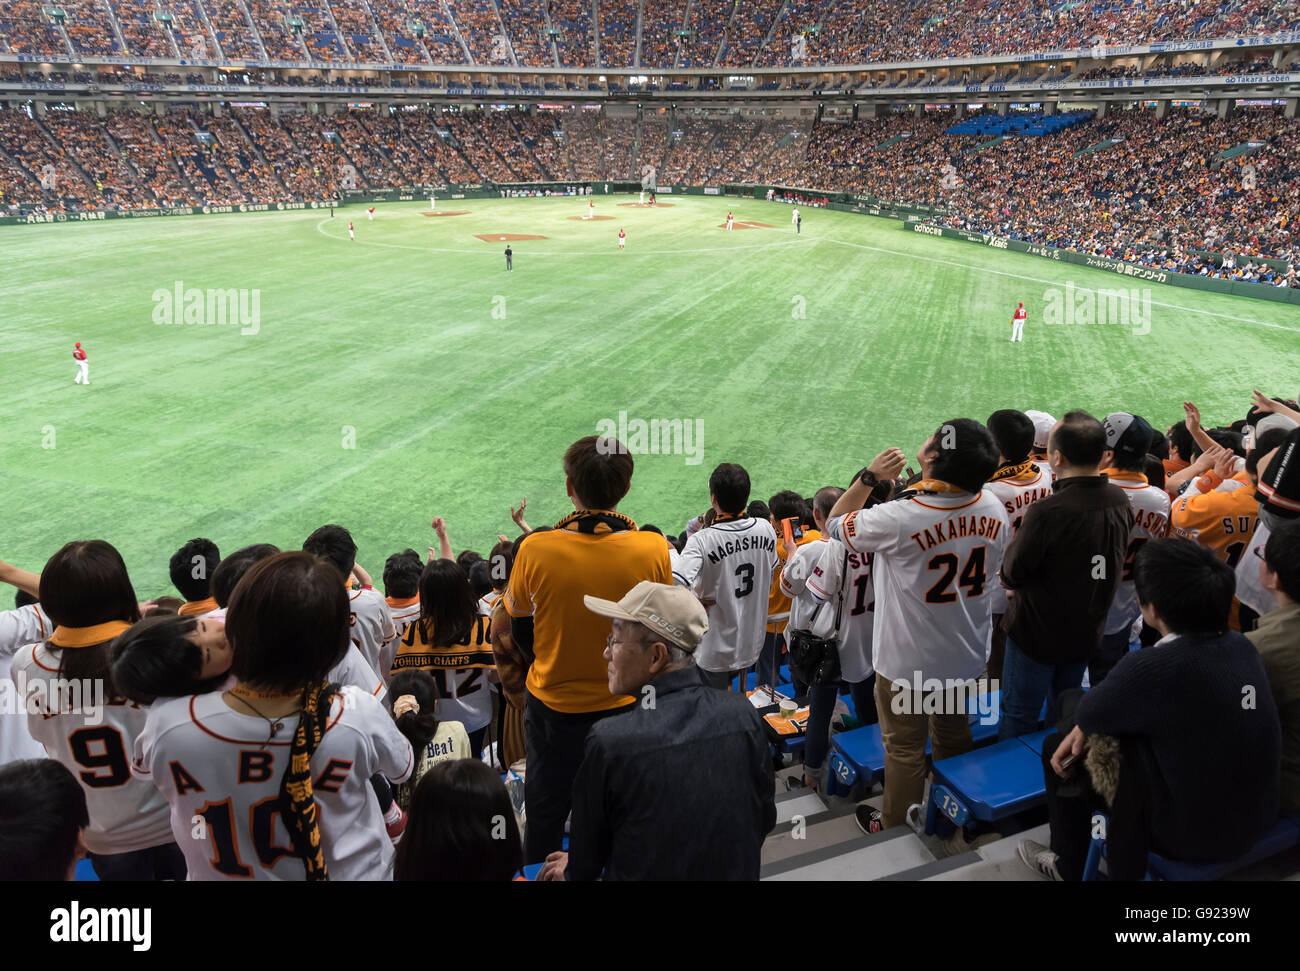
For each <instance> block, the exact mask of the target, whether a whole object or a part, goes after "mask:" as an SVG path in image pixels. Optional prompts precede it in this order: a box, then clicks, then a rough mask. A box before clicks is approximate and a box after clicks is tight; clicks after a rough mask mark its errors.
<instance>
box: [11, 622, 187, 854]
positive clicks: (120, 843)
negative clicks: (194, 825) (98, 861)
mask: <svg viewBox="0 0 1300 971" xmlns="http://www.w3.org/2000/svg"><path fill="white" fill-rule="evenodd" d="M62 653H63V652H62V651H60V650H59V649H58V648H53V649H51V648H48V647H47V646H46V645H45V644H43V643H38V644H28V645H27V646H26V647H23V648H20V649H19V651H18V653H17V654H16V655H15V656H14V661H13V665H12V667H11V669H10V674H11V676H12V677H13V679H14V681H15V683H18V682H20V681H22V680H23V679H24V678H25V679H26V685H27V690H28V693H29V694H30V693H31V692H32V687H33V686H34V685H37V684H39V685H40V691H41V694H40V697H41V699H42V705H41V708H42V710H41V711H39V712H36V713H31V712H29V713H28V715H27V730H28V731H29V732H30V733H31V736H32V738H34V739H36V741H38V742H40V743H41V744H42V745H44V746H45V751H46V752H47V753H48V754H49V757H50V758H52V759H55V760H57V761H59V762H62V763H63V764H64V765H65V766H66V767H67V768H68V769H69V770H70V771H71V772H72V774H73V775H75V776H76V777H77V780H78V781H79V782H80V783H81V788H82V789H83V790H84V791H85V793H86V809H87V810H88V811H89V812H90V825H89V826H87V827H86V828H85V829H84V830H82V833H81V836H82V839H83V840H85V843H86V848H87V849H88V850H90V852H92V853H99V854H103V855H109V854H113V853H128V852H130V851H131V850H144V849H148V848H149V847H151V846H160V845H162V844H163V843H170V842H171V841H172V831H171V827H170V826H169V825H168V823H167V801H166V800H165V799H163V797H162V795H161V794H160V793H159V792H158V790H157V789H155V788H154V787H153V786H152V785H150V784H149V783H148V782H146V781H144V780H141V779H136V778H133V777H132V775H131V750H132V748H133V746H134V745H135V741H136V738H137V736H139V734H140V732H142V731H143V730H144V727H145V718H146V716H147V715H148V714H149V709H148V708H142V707H140V706H139V705H137V704H136V703H135V702H133V701H127V700H126V699H125V698H108V697H106V696H104V694H103V686H102V685H100V686H99V688H98V691H97V692H96V691H95V689H94V688H93V687H92V688H91V689H89V691H87V690H86V689H85V688H84V687H83V686H82V685H81V684H80V683H79V682H74V683H73V684H72V685H67V684H64V685H61V684H60V678H59V673H58V671H59V658H60V657H61V656H62ZM74 686H75V687H76V690H75V691H73V690H72V689H73V687H74ZM78 695H81V697H78ZM96 695H98V697H97V696H96ZM101 706H102V707H101Z"/></svg>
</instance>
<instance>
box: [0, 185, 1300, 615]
mask: <svg viewBox="0 0 1300 971" xmlns="http://www.w3.org/2000/svg"><path fill="white" fill-rule="evenodd" d="M661 198H662V199H663V201H664V202H671V203H672V207H671V208H668V207H663V208H658V209H654V210H649V209H631V208H619V207H617V206H616V203H620V202H629V201H635V197H628V196H608V197H605V196H597V197H596V204H597V213H598V214H599V215H614V216H615V218H614V219H613V220H612V221H597V222H586V221H573V220H570V219H568V218H567V217H568V216H573V215H580V214H581V213H582V212H583V211H584V210H585V201H580V200H578V199H519V200H489V201H482V200H469V201H464V202H454V203H452V202H445V201H443V200H439V202H438V206H439V208H458V209H467V210H470V214H469V215H463V216H455V217H442V218H429V217H426V216H424V215H423V214H422V213H423V211H424V210H425V209H427V208H428V203H427V202H425V203H423V204H400V205H399V204H392V205H381V206H379V207H378V210H377V214H376V219H375V221H374V222H373V223H371V222H367V220H366V214H365V209H364V207H361V206H353V207H348V208H345V209H340V210H339V211H338V213H337V214H336V215H335V216H334V217H333V218H332V219H331V218H330V216H329V214H328V213H327V212H318V211H306V212H295V213H269V214H262V215H229V216H207V217H194V218H175V219H147V220H145V219H142V220H114V221H107V222H104V223H98V224H70V225H59V226H33V227H15V228H6V229H4V230H3V231H0V272H2V273H3V277H2V279H3V281H4V282H3V293H4V300H3V302H2V303H0V335H2V336H3V341H4V348H3V377H4V391H3V398H2V399H0V400H2V401H3V403H2V404H0V419H2V420H3V428H4V434H3V439H0V468H2V469H3V476H4V484H5V485H4V496H5V508H4V512H3V514H2V515H0V557H3V558H4V559H6V560H9V561H10V562H14V563H16V564H18V565H20V566H25V567H29V568H32V569H36V570H39V569H40V568H41V566H42V565H43V564H44V562H45V560H46V558H47V557H48V556H49V555H50V554H51V553H53V552H54V551H55V550H56V549H57V548H58V547H59V546H60V545H61V544H63V543H64V542H66V541H68V540H70V539H79V538H91V537H100V538H104V539H107V540H109V541H110V542H112V543H114V544H115V545H116V546H117V547H118V548H119V549H121V550H122V552H123V555H124V556H125V557H126V560H127V564H128V566H129V567H130V569H131V574H132V576H133V578H134V579H135V582H136V585H137V590H138V592H139V593H140V595H141V596H142V597H143V596H146V595H148V596H153V595H161V594H164V593H168V592H170V591H169V589H168V584H167V580H166V576H167V558H168V556H169V555H170V554H171V552H172V551H173V550H174V549H176V547H177V546H179V545H180V543H181V542H183V541H184V540H186V539H188V538H190V537H193V536H209V537H211V538H212V539H213V540H215V541H216V542H217V543H218V545H219V546H220V547H221V549H222V550H223V552H224V551H230V550H233V549H235V548H236V547H238V546H241V545H244V544H246V543H251V542H262V541H268V542H273V543H276V544H278V545H280V546H281V547H284V548H296V547H298V546H300V545H301V542H302V540H303V539H304V538H305V537H306V536H307V534H308V533H309V532H310V531H311V530H312V529H314V528H315V527H316V526H319V525H321V524H322V523H326V522H338V523H342V524H343V525H346V526H347V527H348V528H350V529H351V530H352V532H353V535H354V536H355V537H356V539H357V542H358V544H359V546H360V550H359V554H358V558H359V561H360V562H361V563H362V564H363V565H365V566H366V567H367V568H368V569H369V570H370V571H371V572H373V573H375V574H378V573H379V571H381V570H382V567H383V561H384V558H385V557H386V556H387V555H388V554H389V553H392V552H395V551H396V550H399V549H401V548H403V547H405V546H414V547H415V548H417V549H420V550H421V551H423V549H424V547H425V546H427V545H429V544H430V543H431V542H433V534H432V531H431V530H430V529H429V520H430V518H431V517H432V516H434V515H443V516H446V517H447V519H448V521H449V524H450V531H451V538H452V542H453V544H454V545H455V546H456V548H457V549H462V548H465V547H471V546H472V547H474V548H477V549H480V550H483V551H486V547H487V545H488V544H489V543H490V542H491V541H492V540H493V538H494V537H495V535H496V534H497V533H498V532H502V533H507V534H509V535H514V533H515V530H514V527H513V526H512V524H511V523H510V520H509V512H508V506H509V504H510V502H511V501H512V500H514V501H517V500H518V499H519V497H520V496H523V495H527V496H528V500H529V504H528V519H529V520H530V521H531V523H532V524H533V525H540V524H544V523H550V522H554V521H555V520H556V519H557V518H558V517H559V516H561V515H563V514H564V513H565V512H566V511H568V510H569V509H571V506H570V505H569V504H568V502H567V500H566V498H565V495H564V483H563V476H562V472H561V469H560V456H561V455H562V453H563V451H564V449H565V447H566V446H567V445H569V444H570V443H571V442H572V441H574V440H575V439H577V438H579V437H581V436H583V435H588V434H593V433H595V432H596V431H597V428H598V423H599V422H600V421H601V420H602V419H608V420H612V421H615V422H617V420H618V416H619V413H620V411H622V412H626V413H627V414H628V415H629V416H630V418H633V419H637V418H640V419H645V420H649V419H655V418H658V419H688V420H691V421H692V422H694V421H695V420H699V421H700V422H702V428H703V440H702V442H701V443H698V444H700V445H701V446H702V448H701V450H700V454H699V456H698V458H699V464H688V462H687V458H688V457H687V456H683V455H646V456H638V457H637V458H636V473H635V478H634V480H633V486H632V492H631V494H630V495H629V497H628V499H627V500H626V501H625V503H624V504H623V509H624V511H625V512H627V513H628V514H629V515H631V516H633V517H634V518H635V519H637V520H638V521H640V522H654V523H657V524H659V525H660V526H661V527H663V528H664V529H665V530H677V529H680V528H681V527H682V525H683V524H684V523H685V521H686V520H687V519H688V518H689V517H690V516H692V515H694V514H696V513H698V512H700V511H701V510H703V509H704V508H705V507H706V506H707V504H708V488H707V479H708V475H709V472H710V470H711V469H712V468H713V467H714V466H715V465H716V464H717V463H719V462H724V461H734V462H740V463H743V464H744V465H745V466H746V467H747V468H748V469H749V470H750V473H751V475H752V477H753V484H754V495H755V496H758V497H762V498H766V497H767V496H769V495H771V494H772V493H773V492H774V491H776V490H779V489H784V488H795V489H799V490H801V491H809V490H812V489H815V488H817V487H818V486H821V485H824V484H827V483H830V482H836V483H841V484H843V483H844V482H846V480H847V479H848V478H849V476H850V475H851V474H852V473H853V472H855V471H857V470H858V469H859V468H861V467H862V466H863V465H864V464H865V463H866V462H867V461H868V460H869V459H870V458H871V456H872V455H874V454H875V453H876V452H877V451H879V450H880V449H882V448H884V447H886V446H890V445H900V446H902V447H903V448H904V449H905V450H906V451H907V453H908V454H909V455H912V454H914V452H915V450H916V447H917V446H918V445H919V444H920V442H921V441H923V440H924V438H925V437H926V435H927V434H928V433H929V432H930V431H932V430H933V429H934V428H935V426H936V425H938V424H939V423H940V422H941V421H943V420H945V419H948V418H952V417H960V416H970V417H974V418H978V419H980V420H983V419H985V418H986V417H987V416H988V414H989V413H990V412H991V411H993V410H995V409H997V408H1003V407H1018V408H1040V409H1044V410H1046V411H1049V412H1052V413H1053V414H1056V415H1057V416H1058V417H1059V415H1060V414H1061V413H1062V412H1064V411H1065V410H1068V409H1069V408H1075V407H1079V408H1087V409H1089V410H1092V411H1093V412H1094V413H1096V414H1098V415H1102V414H1105V413H1106V412H1108V411H1111V410H1116V409H1121V408H1122V409H1126V410H1133V411H1137V412H1140V413H1142V414H1144V415H1146V416H1147V417H1148V418H1149V419H1150V420H1151V421H1152V423H1153V424H1158V425H1160V426H1161V427H1164V426H1165V425H1167V424H1168V423H1169V422H1171V421H1174V420H1176V419H1178V418H1180V417H1181V415H1182V409H1181V402H1182V401H1183V400H1184V399H1186V398H1188V397H1191V398H1192V399H1194V400H1195V401H1196V402H1197V404H1199V405H1200V407H1201V409H1202V412H1203V413H1204V414H1205V416H1206V419H1207V421H1214V422H1228V421H1231V420H1233V419H1236V418H1238V417H1242V416H1244V414H1245V410H1246V406H1247V404H1248V399H1249V394H1250V390H1251V388H1252V387H1253V386H1256V385H1259V386H1261V387H1262V388H1264V389H1265V390H1267V391H1269V392H1270V393H1274V394H1277V393H1282V392H1285V393H1287V394H1288V395H1290V394H1295V393H1296V392H1297V391H1298V390H1300V387H1297V385H1298V384H1300V370H1297V367H1296V363H1297V351H1298V350H1300V308H1296V307H1289V306H1286V305H1282V304H1273V303H1265V302H1258V301H1254V300H1250V299H1247V298H1235V297H1226V296H1219V295H1214V294H1205V293H1195V292H1191V291H1187V290H1180V289H1174V288H1172V287H1165V286H1159V285H1152V286H1151V287H1150V300H1151V301H1152V305H1151V324H1150V332H1149V333H1146V334H1138V333H1136V332H1135V331H1134V329H1132V328H1126V327H1122V326H1098V325H1093V326H1080V325H1075V326H1046V325H1044V324H1043V323H1042V315H1043V310H1044V303H1045V300H1046V299H1048V297H1049V296H1050V295H1048V294H1047V291H1048V290H1049V289H1051V288H1061V287H1064V285H1065V284H1066V283H1067V282H1073V283H1074V284H1075V285H1076V286H1077V287H1082V288H1116V287H1124V288H1128V287H1141V286H1144V285H1143V284H1140V283H1136V282H1134V281H1132V280H1129V279H1126V278H1121V277H1118V276H1115V275H1113V274H1109V273H1104V272H1101V271H1094V270H1086V269H1081V268H1078V267H1074V266H1068V265H1062V264H1056V263H1052V262H1049V261H1046V260H1042V259H1039V258H1035V257H1032V256H1026V255H1017V254H1012V253H1005V252H998V251H993V250H988V249H986V248H984V247H978V246H973V245H970V244H967V243H962V242H959V241H953V240H944V239H932V238H928V237H923V236H918V235H916V234H913V233H905V232H903V231H902V229H901V228H900V224H899V223H897V222H894V221H891V220H885V219H874V218H870V217H865V216H855V215H850V214H841V213H830V212H823V211H818V210H804V211H803V212H804V217H805V218H804V223H803V233H802V235H800V236H796V235H795V233H794V230H793V228H792V227H791V226H790V210H789V207H787V206H782V205H778V204H769V203H766V202H760V201H753V200H750V201H744V200H727V199H710V198H700V197H694V198H680V197H679V198H669V197H661ZM728 207H733V208H734V210H735V213H736V217H737V219H738V220H752V221H755V222H763V223H769V224H771V226H772V227H774V228H771V229H753V230H736V231H733V232H731V233H727V232H726V231H724V230H722V229H720V228H719V226H720V224H721V223H722V222H723V220H724V218H725V216H726V212H727V209H728ZM349 219H351V220H352V221H353V222H354V223H355V224H356V230H357V240H356V242H349V241H348V235H347V224H348V220H349ZM620 227H624V228H626V230H627V233H628V248H627V250H626V251H625V252H621V253H620V252H619V251H618V247H617V235H618V230H619V228H620ZM477 233H482V234H487V235H490V236H494V237H495V236H499V235H500V234H503V233H516V234H532V235H541V236H546V237H547V238H546V239H545V240H534V241H523V242H516V243H513V244H512V245H513V248H514V250H515V270H514V272H513V273H511V274H507V273H506V272H505V261H504V257H503V255H502V251H503V250H504V248H505V244H504V243H502V242H500V241H499V239H495V238H494V239H491V240H490V241H487V242H484V241H480V240H479V239H476V238H475V236H474V234H477ZM177 281H181V282H183V285H184V287H185V288H191V287H197V288H204V289H206V288H221V289H227V288H244V289H249V290H252V289H256V290H258V291H260V307H259V309H260V324H259V327H258V331H257V333H256V334H243V333H241V328H240V327H239V326H238V325H231V324H225V325H207V326H198V325H186V324H183V323H181V324H173V325H165V324H158V323H155V316H154V315H155V308H156V306H157V305H158V303H157V302H155V300H154V297H155V292H156V291H164V292H166V293H171V292H173V290H174V288H175V286H176V283H177ZM1022 300H1023V301H1024V303H1025V306H1026V307H1027V308H1028V309H1029V323H1028V326H1027V328H1026V339H1025V342H1024V343H1023V344H1017V345H1014V346H1013V345H1011V344H1010V343H1008V338H1009V336H1010V327H1009V320H1010V318H1011V313H1012V310H1013V309H1014V308H1015V306H1016V303H1017V302H1018V301H1022ZM246 329H250V330H251V328H246ZM76 340H80V341H82V342H83V344H84V345H85V347H86V349H87V351H88V354H89V357H90V365H91V371H90V373H91V381H92V384H91V386H90V387H88V388H87V387H81V386H78V385H75V384H74V383H73V377H74V376H75V374H76V369H75V366H74V364H73V360H72V347H73V342H74V341H76ZM349 429H350V430H351V431H350V432H349ZM49 446H53V447H49ZM348 446H354V447H348Z"/></svg>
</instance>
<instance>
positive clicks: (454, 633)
mask: <svg viewBox="0 0 1300 971" xmlns="http://www.w3.org/2000/svg"><path fill="white" fill-rule="evenodd" d="M493 667H494V662H493V659H492V644H491V641H490V639H489V638H488V616H487V610H486V608H485V607H484V606H483V605H482V603H481V602H480V601H479V599H478V598H477V597H475V596H474V588H473V587H472V586H471V585H470V580H469V575H468V574H467V573H466V572H465V570H464V569H463V568H462V567H461V566H460V565H459V564H457V563H456V562H455V561H454V560H434V561H432V562H431V563H427V564H425V567H424V571H423V572H422V573H421V574H420V619H419V620H417V621H415V622H414V623H412V624H411V626H410V627H408V628H407V630H406V633H405V634H404V635H403V636H402V642H401V643H400V644H399V645H398V648H397V656H396V657H395V658H394V659H393V674H394V676H396V675H397V674H400V673H401V672H403V671H411V670H423V671H428V672H429V673H430V674H431V675H433V677H434V679H435V680H436V681H437V682H438V694H439V699H438V706H437V716H438V720H439V721H457V722H460V723H461V724H462V725H464V726H465V731H466V732H468V733H469V741H470V750H471V752H472V753H473V755H474V758H478V757H479V755H480V753H481V752H482V750H483V736H484V734H486V732H487V727H488V724H489V723H490V722H491V721H492V695H491V692H490V691H489V690H488V679H487V674H488V673H489V672H490V671H491V670H492V669H493Z"/></svg>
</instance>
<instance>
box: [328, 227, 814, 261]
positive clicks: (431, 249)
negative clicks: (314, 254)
mask: <svg viewBox="0 0 1300 971" xmlns="http://www.w3.org/2000/svg"><path fill="white" fill-rule="evenodd" d="M328 221H329V217H326V218H325V219H322V220H321V221H320V222H318V223H317V224H316V232H318V233H320V234H321V235H322V236H324V237H325V238H326V239H333V240H338V241H339V242H342V241H343V237H342V236H335V235H334V234H333V233H327V232H325V230H324V229H322V228H321V227H322V226H324V225H325V223H327V222H328ZM356 242H359V243H361V244H362V245H364V246H387V247H388V248H389V249H406V250H412V251H413V252H416V253H468V254H470V255H476V254H478V255H483V256H486V255H489V254H490V253H491V250H483V249H447V248H446V247H441V246H406V245H404V244H402V243H380V242H377V241H375V240H356ZM799 243H800V240H797V239H791V240H786V241H784V242H776V243H759V244H758V245H756V246H730V247H728V248H727V249H721V248H719V247H716V246H715V247H710V248H708V249H670V250H649V249H645V250H638V249H631V248H629V249H625V250H619V249H618V246H617V245H614V247H613V248H612V249H610V250H601V251H600V252H599V253H580V252H576V251H572V250H564V251H562V252H548V251H546V250H526V251H525V252H526V254H527V255H528V256H617V255H618V254H619V253H622V255H623V256H624V257H626V256H628V255H629V254H630V255H632V256H675V255H676V254H678V253H730V252H732V251H733V250H745V249H774V248H775V247H777V246H797V245H799Z"/></svg>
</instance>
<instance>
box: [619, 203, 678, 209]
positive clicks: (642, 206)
mask: <svg viewBox="0 0 1300 971" xmlns="http://www.w3.org/2000/svg"><path fill="white" fill-rule="evenodd" d="M619 206H621V207H622V208H624V209H671V208H672V207H673V203H671V202H660V203H657V204H655V205H653V206H652V205H650V203H648V202H620V203H619Z"/></svg>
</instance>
